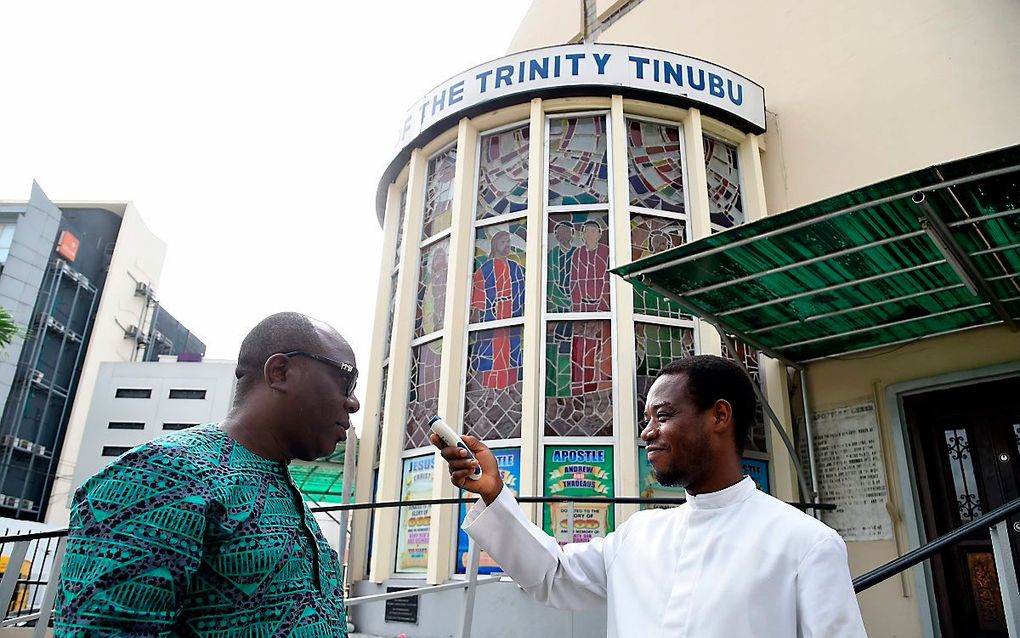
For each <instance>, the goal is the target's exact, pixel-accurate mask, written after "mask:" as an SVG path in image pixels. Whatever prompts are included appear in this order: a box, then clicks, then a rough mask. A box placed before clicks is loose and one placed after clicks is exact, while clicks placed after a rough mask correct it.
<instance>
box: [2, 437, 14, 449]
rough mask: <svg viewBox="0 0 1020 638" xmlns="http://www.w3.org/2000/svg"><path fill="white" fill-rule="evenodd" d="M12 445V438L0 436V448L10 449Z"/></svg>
mask: <svg viewBox="0 0 1020 638" xmlns="http://www.w3.org/2000/svg"><path fill="white" fill-rule="evenodd" d="M13 443H14V437H13V436H11V435H10V434H5V435H3V436H0V446H3V447H10V446H11V445H12V444H13Z"/></svg>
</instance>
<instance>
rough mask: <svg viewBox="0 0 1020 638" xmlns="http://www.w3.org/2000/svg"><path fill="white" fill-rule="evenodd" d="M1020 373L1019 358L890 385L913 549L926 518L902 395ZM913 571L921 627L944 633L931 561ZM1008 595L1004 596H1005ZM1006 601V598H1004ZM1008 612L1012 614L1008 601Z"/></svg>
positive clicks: (929, 633)
mask: <svg viewBox="0 0 1020 638" xmlns="http://www.w3.org/2000/svg"><path fill="white" fill-rule="evenodd" d="M1016 376H1020V361H1016V362H1011V363H1004V364H999V365H995V366H988V367H984V368H975V369H973V370H960V371H957V372H949V373H946V374H940V375H935V376H931V377H925V378H922V379H914V380H912V381H904V382H902V383H896V384H893V385H890V386H887V387H886V389H885V404H886V406H887V408H888V412H889V414H888V415H887V416H888V418H889V423H890V425H891V427H892V433H891V434H892V439H893V448H894V450H893V451H894V454H895V458H896V466H897V467H898V468H899V471H898V472H897V474H898V475H899V481H898V482H899V486H898V487H899V491H900V498H901V499H902V501H901V502H902V503H903V504H904V507H903V524H904V527H905V528H906V531H907V540H908V545H909V547H910V549H911V550H912V549H916V548H918V547H920V546H921V542H922V540H921V539H923V538H925V531H924V518H923V516H922V514H921V499H920V495H919V492H918V489H917V475H916V468H915V467H914V462H913V454H912V452H913V450H912V449H911V444H910V436H909V435H908V433H907V418H906V411H905V410H904V407H903V399H904V398H905V397H908V396H912V395H916V394H924V393H926V392H932V391H935V390H946V389H951V388H958V387H961V386H967V385H974V384H977V383H986V382H989V381H998V380H1001V379H1008V378H1011V377H1016ZM910 571H911V572H913V575H914V591H915V592H916V593H917V607H918V612H919V613H920V620H921V629H922V630H923V632H924V636H925V638H936V637H937V636H941V635H942V632H941V628H940V626H939V613H938V607H937V605H936V602H935V587H934V584H933V580H932V572H931V564H930V561H924V562H923V563H921V564H920V565H918V566H917V567H913V568H911V570H910ZM1004 598H1005V597H1004ZM1003 602H1004V603H1005V602H1006V601H1005V600H1003ZM1006 614H1007V616H1008V615H1009V614H1010V609H1009V605H1008V604H1007V605H1006Z"/></svg>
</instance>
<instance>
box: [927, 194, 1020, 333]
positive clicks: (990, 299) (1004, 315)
mask: <svg viewBox="0 0 1020 638" xmlns="http://www.w3.org/2000/svg"><path fill="white" fill-rule="evenodd" d="M910 199H911V201H913V202H914V203H915V204H917V206H918V207H919V208H920V209H921V211H922V212H923V214H924V217H923V218H922V222H923V224H922V225H923V227H924V230H925V232H926V233H928V236H929V237H930V238H931V240H932V242H933V243H934V244H935V246H936V247H937V248H938V250H939V252H940V253H942V256H943V257H945V258H946V261H947V262H948V263H949V265H950V266H952V268H953V270H954V271H955V272H956V274H957V276H959V277H960V280H961V281H962V282H963V285H965V286H966V287H967V289H968V290H970V291H971V293H972V294H974V296H976V297H979V298H981V299H982V300H983V301H985V302H987V303H988V304H989V305H990V306H991V308H992V310H994V311H995V314H996V315H997V316H998V317H999V319H1001V320H1002V323H1003V324H1005V325H1006V326H1007V327H1008V328H1009V329H1010V330H1011V331H1012V332H1017V330H1018V327H1017V324H1016V322H1015V321H1014V320H1013V317H1011V316H1010V314H1009V311H1007V310H1006V307H1005V306H1003V305H1002V302H1001V301H999V298H998V296H996V294H995V292H994V291H993V290H992V288H991V286H989V285H988V281H986V280H985V278H984V277H983V276H982V275H981V271H980V270H978V267H977V266H976V265H975V264H974V262H973V260H971V258H970V255H968V254H967V251H965V250H964V249H963V248H962V247H961V246H960V244H959V243H958V242H957V241H956V238H955V237H953V233H952V231H951V230H950V229H949V226H948V225H946V222H945V221H944V220H943V219H942V218H941V217H939V214H938V213H937V212H935V209H934V208H933V207H932V205H931V203H929V202H928V201H927V199H926V198H925V195H924V193H923V192H920V191H918V192H916V193H914V195H913V197H911V198H910Z"/></svg>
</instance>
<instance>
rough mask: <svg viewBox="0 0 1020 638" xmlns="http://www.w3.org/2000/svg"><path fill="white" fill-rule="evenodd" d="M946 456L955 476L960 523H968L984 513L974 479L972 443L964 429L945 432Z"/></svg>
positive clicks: (954, 483) (954, 485)
mask: <svg viewBox="0 0 1020 638" xmlns="http://www.w3.org/2000/svg"><path fill="white" fill-rule="evenodd" d="M945 436H946V456H947V459H948V461H949V467H950V471H951V473H952V475H953V487H954V488H955V490H956V506H957V510H958V512H959V514H960V522H961V523H968V522H970V521H972V520H974V519H975V518H977V517H978V516H981V513H982V512H983V511H984V510H982V508H981V496H980V495H979V494H978V487H977V479H976V478H975V477H974V460H973V459H972V458H971V452H970V441H969V440H968V438H967V430H965V429H963V428H959V429H949V430H946V431H945Z"/></svg>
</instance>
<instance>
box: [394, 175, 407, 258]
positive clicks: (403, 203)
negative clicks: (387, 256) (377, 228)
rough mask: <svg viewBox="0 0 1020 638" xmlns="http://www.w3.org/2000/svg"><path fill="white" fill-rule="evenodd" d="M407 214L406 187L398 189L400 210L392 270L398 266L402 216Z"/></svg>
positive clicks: (402, 242) (402, 230)
mask: <svg viewBox="0 0 1020 638" xmlns="http://www.w3.org/2000/svg"><path fill="white" fill-rule="evenodd" d="M406 212H407V185H405V186H404V187H403V188H402V189H400V210H399V211H398V212H397V247H396V248H395V249H394V252H393V270H396V269H397V266H399V265H400V247H401V246H402V245H403V244H404V214H405V213H406Z"/></svg>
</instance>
